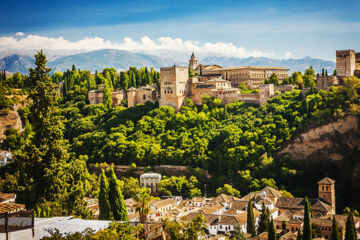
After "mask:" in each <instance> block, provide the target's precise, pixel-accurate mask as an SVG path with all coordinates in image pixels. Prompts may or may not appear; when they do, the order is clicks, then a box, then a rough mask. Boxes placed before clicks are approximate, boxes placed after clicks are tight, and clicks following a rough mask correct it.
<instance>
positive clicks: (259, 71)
mask: <svg viewBox="0 0 360 240" xmlns="http://www.w3.org/2000/svg"><path fill="white" fill-rule="evenodd" d="M273 73H276V75H277V76H278V78H279V82H280V83H282V81H283V80H284V79H285V78H288V77H289V69H288V68H284V67H256V66H247V67H227V68H218V69H209V70H207V69H204V70H203V71H202V75H203V76H205V77H206V76H207V75H210V76H211V75H219V76H222V78H223V79H225V80H228V81H230V82H231V85H232V86H233V87H238V86H239V85H240V84H241V83H243V84H246V85H247V86H248V88H250V89H256V88H259V86H260V84H261V83H262V82H263V81H265V80H266V79H269V78H270V76H271V75H272V74H273Z"/></svg>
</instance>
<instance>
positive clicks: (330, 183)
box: [318, 177, 336, 214]
mask: <svg viewBox="0 0 360 240" xmlns="http://www.w3.org/2000/svg"><path fill="white" fill-rule="evenodd" d="M318 187H319V198H321V199H324V200H325V201H326V202H327V203H328V204H329V205H330V206H331V207H332V214H335V213H336V210H335V181H334V180H332V179H330V178H328V177H326V178H323V179H321V180H320V181H319V182H318Z"/></svg>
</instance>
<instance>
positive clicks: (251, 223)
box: [246, 200, 256, 236]
mask: <svg viewBox="0 0 360 240" xmlns="http://www.w3.org/2000/svg"><path fill="white" fill-rule="evenodd" d="M246 223H247V224H246V231H247V233H250V234H251V236H255V235H256V229H255V220H254V211H253V207H252V203H251V201H250V200H249V203H248V208H247V221H246Z"/></svg>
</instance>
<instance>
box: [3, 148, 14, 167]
mask: <svg viewBox="0 0 360 240" xmlns="http://www.w3.org/2000/svg"><path fill="white" fill-rule="evenodd" d="M11 161H12V153H11V152H10V150H9V151H5V150H0V167H1V166H5V165H6V164H8V163H9V162H11Z"/></svg>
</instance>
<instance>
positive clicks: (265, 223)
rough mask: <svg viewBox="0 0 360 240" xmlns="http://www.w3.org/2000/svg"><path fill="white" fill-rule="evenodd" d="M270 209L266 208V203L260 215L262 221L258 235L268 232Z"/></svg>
mask: <svg viewBox="0 0 360 240" xmlns="http://www.w3.org/2000/svg"><path fill="white" fill-rule="evenodd" d="M269 221H270V219H269V209H268V208H267V207H265V205H264V203H263V204H262V209H261V215H260V221H259V228H258V234H260V233H263V232H265V231H266V230H267V228H268V226H269Z"/></svg>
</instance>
